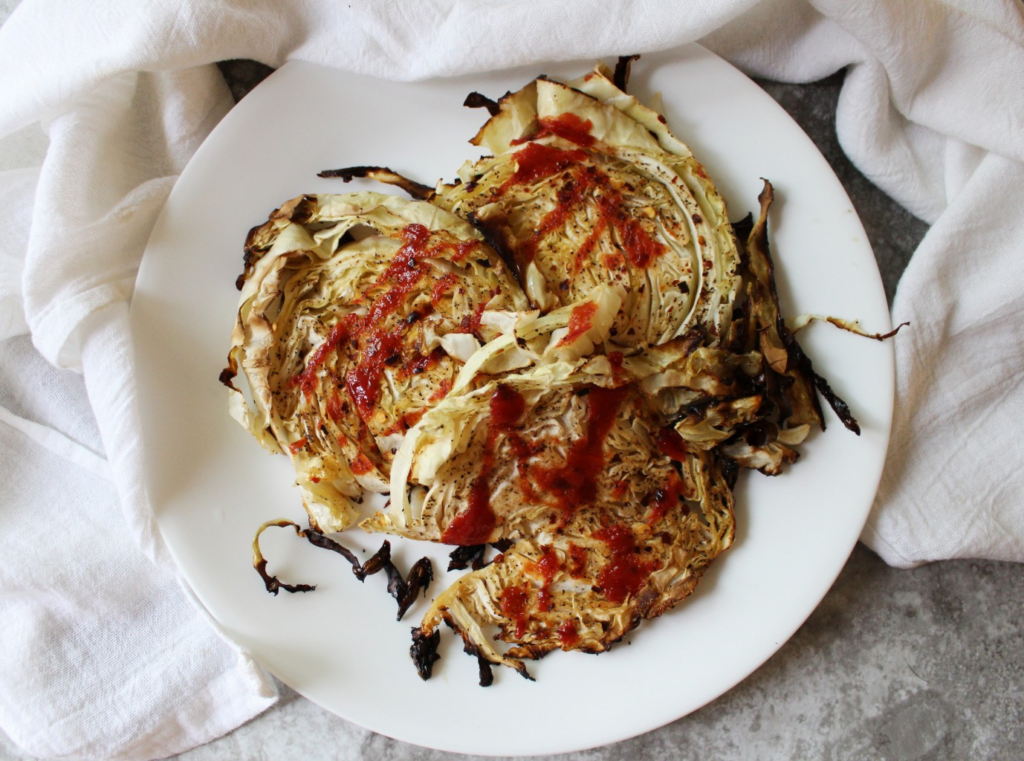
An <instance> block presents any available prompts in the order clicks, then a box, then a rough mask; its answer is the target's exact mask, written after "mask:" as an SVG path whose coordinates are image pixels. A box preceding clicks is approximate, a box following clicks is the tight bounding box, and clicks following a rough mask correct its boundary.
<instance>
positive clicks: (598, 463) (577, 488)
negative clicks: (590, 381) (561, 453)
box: [531, 386, 629, 524]
mask: <svg viewBox="0 0 1024 761" xmlns="http://www.w3.org/2000/svg"><path fill="white" fill-rule="evenodd" d="M628 393H629V387H628V386H621V387H619V388H601V387H600V386H592V387H591V388H590V393H589V394H588V395H587V399H588V402H589V409H588V411H587V415H588V420H587V433H586V435H585V436H583V437H582V438H579V439H576V440H575V441H574V442H573V443H572V445H571V446H570V447H569V454H568V456H567V457H566V459H565V464H564V465H563V466H561V467H558V468H533V469H531V473H532V475H533V478H534V481H535V482H536V483H537V485H538V486H539V487H541V488H542V489H544V490H545V491H546V492H547V493H548V495H549V496H551V497H553V498H554V500H555V503H556V505H557V506H558V508H559V509H560V510H561V511H562V522H563V524H564V523H565V522H566V521H567V520H568V519H569V518H570V517H572V514H573V513H574V512H575V511H576V509H577V508H579V507H583V506H585V505H589V504H590V503H591V502H593V501H594V498H595V497H596V496H597V477H598V476H599V475H600V473H601V471H602V470H604V465H605V455H604V440H605V438H607V436H608V432H609V431H610V430H611V428H612V424H613V423H614V422H615V416H616V415H617V414H618V411H619V407H621V406H622V402H623V400H625V398H626V396H627V395H628Z"/></svg>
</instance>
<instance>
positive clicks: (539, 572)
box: [527, 545, 562, 611]
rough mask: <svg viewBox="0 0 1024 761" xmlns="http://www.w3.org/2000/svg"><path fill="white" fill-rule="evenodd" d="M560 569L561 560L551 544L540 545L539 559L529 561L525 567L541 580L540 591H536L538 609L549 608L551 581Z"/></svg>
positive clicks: (544, 609)
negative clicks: (532, 561) (533, 561)
mask: <svg viewBox="0 0 1024 761" xmlns="http://www.w3.org/2000/svg"><path fill="white" fill-rule="evenodd" d="M561 569H562V561H561V559H559V557H558V552H556V551H555V548H554V547H552V546H551V545H545V546H544V547H542V548H541V556H540V559H539V560H537V562H535V563H530V565H529V566H528V567H527V572H528V573H530V574H532V575H534V576H539V577H540V579H541V582H542V584H541V588H540V591H539V592H538V593H537V607H538V608H539V609H540V610H543V611H547V610H551V582H552V580H553V579H554V578H555V574H556V573H558V572H559V571H560V570H561Z"/></svg>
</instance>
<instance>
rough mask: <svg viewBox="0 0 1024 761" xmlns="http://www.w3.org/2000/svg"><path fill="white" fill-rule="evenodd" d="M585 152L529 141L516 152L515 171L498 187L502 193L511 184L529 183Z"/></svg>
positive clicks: (551, 172) (556, 169) (561, 167)
mask: <svg viewBox="0 0 1024 761" xmlns="http://www.w3.org/2000/svg"><path fill="white" fill-rule="evenodd" d="M586 156H587V154H585V153H584V152H583V151H563V150H562V149H561V148H552V147H551V146H549V145H538V144H537V143H530V144H529V145H527V146H526V147H525V148H523V149H522V150H521V151H519V152H518V153H516V155H515V161H516V171H515V173H514V174H513V175H512V176H511V177H509V178H508V179H507V180H506V181H505V184H504V185H502V186H501V188H500V189H499V191H498V192H499V193H504V192H505V191H506V190H508V188H509V187H511V186H512V185H531V184H533V183H535V182H537V181H538V180H542V179H544V178H545V177H550V176H551V175H553V174H557V173H558V172H561V171H562V170H563V169H565V168H567V167H570V166H572V165H573V164H575V163H576V162H577V161H582V160H583V159H584V158H586Z"/></svg>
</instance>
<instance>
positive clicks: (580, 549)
mask: <svg viewBox="0 0 1024 761" xmlns="http://www.w3.org/2000/svg"><path fill="white" fill-rule="evenodd" d="M652 456H653V457H654V461H652V463H651V469H652V471H655V473H654V474H652V475H654V476H655V477H653V478H652V479H651V480H650V482H648V484H647V485H646V490H647V493H646V495H645V496H644V497H643V498H641V499H640V500H635V499H629V500H622V501H620V502H617V503H616V505H615V507H616V509H613V510H609V509H608V508H609V504H608V502H607V501H604V499H606V496H605V497H603V498H602V503H601V504H600V505H598V504H594V505H589V506H585V507H582V508H580V509H579V510H577V511H576V512H575V513H574V514H573V516H572V517H571V518H570V519H569V520H568V521H567V523H566V524H565V525H564V526H561V527H559V528H557V529H555V530H552V531H548V532H538V533H537V534H535V535H534V536H531V537H529V538H524V539H520V540H519V541H517V542H516V543H515V544H514V545H513V546H512V547H511V548H510V549H509V550H507V551H506V552H504V553H503V554H502V555H500V556H499V557H498V558H496V559H495V562H493V563H491V564H490V565H488V566H486V567H485V568H482V569H480V570H478V571H473V572H472V573H469V574H467V575H465V576H463V577H462V578H460V579H459V580H458V581H456V582H455V584H453V585H452V586H451V587H449V588H448V589H447V590H445V591H444V592H443V593H442V594H440V595H439V596H438V597H437V599H436V600H435V601H434V603H433V605H432V606H431V608H430V610H429V611H428V612H427V614H426V616H425V617H424V619H423V623H422V624H421V627H420V632H421V633H422V634H425V635H430V634H432V633H433V632H434V631H435V630H436V628H437V627H438V626H439V625H440V623H441V622H442V621H444V622H446V623H448V624H449V625H451V626H452V628H454V629H455V631H456V632H458V633H459V635H460V636H461V637H462V638H463V640H464V641H465V642H466V643H467V645H468V646H469V647H468V648H467V649H470V650H471V651H473V652H476V653H477V654H478V655H479V656H480V657H482V658H484V659H486V660H487V661H489V662H491V663H496V664H502V665H506V666H509V667H511V668H514V669H515V670H516V671H519V672H520V673H522V674H524V675H525V673H526V672H525V667H524V665H523V663H522V659H524V658H527V659H535V658H540V657H542V656H544V655H545V654H547V653H549V652H550V651H552V650H556V649H562V650H582V651H583V652H589V653H599V652H603V651H605V650H607V649H609V648H610V647H611V646H612V645H613V644H614V643H616V642H618V641H619V640H620V639H621V638H622V637H623V636H624V635H625V634H626V633H627V632H629V631H630V630H632V629H634V628H635V627H636V626H638V625H639V624H640V623H641V621H643V620H645V619H651V618H655V617H657V616H660V615H661V614H662V613H664V612H666V611H668V610H670V609H671V608H672V607H674V606H675V605H676V604H677V603H679V602H680V601H681V600H683V599H684V598H686V597H687V596H688V595H689V594H690V593H691V592H692V591H693V589H694V588H695V587H696V585H697V583H698V581H699V580H700V578H701V576H702V575H703V573H704V572H705V570H706V569H707V568H708V566H709V565H710V563H711V561H713V560H714V559H715V558H716V557H717V556H718V555H719V554H720V553H721V552H722V551H724V550H725V549H727V548H728V547H729V546H730V544H731V543H732V539H733V535H734V520H733V510H732V504H733V502H732V492H731V489H730V486H729V483H728V479H727V477H726V475H725V473H724V469H723V464H722V462H721V461H720V460H718V459H717V458H716V457H715V456H714V455H713V454H711V453H696V454H692V455H691V454H688V455H687V456H686V460H685V461H684V462H683V463H680V464H679V467H678V470H676V469H668V468H667V467H666V466H665V465H664V463H663V462H661V460H663V459H664V458H663V457H662V456H661V455H660V453H652ZM655 463H658V464H655ZM670 503H671V504H670ZM663 508H664V509H663ZM495 628H496V632H494V629H495ZM492 632H494V633H492ZM495 639H497V640H500V641H503V642H508V643H513V647H511V648H509V649H508V650H506V651H505V652H500V651H499V650H498V649H497V648H496V647H495V645H494V644H493V643H494V641H495Z"/></svg>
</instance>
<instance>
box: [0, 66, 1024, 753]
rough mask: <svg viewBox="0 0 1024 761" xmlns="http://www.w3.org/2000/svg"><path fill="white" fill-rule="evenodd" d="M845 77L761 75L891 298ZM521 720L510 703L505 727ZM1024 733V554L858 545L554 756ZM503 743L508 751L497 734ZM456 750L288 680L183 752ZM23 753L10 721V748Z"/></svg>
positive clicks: (231, 71) (826, 748) (891, 262)
mask: <svg viewBox="0 0 1024 761" xmlns="http://www.w3.org/2000/svg"><path fill="white" fill-rule="evenodd" d="M222 71H224V72H225V74H226V75H227V76H228V78H229V80H230V81H231V83H232V86H233V89H234V91H235V92H236V97H239V96H240V95H241V94H242V93H244V92H245V90H246V89H247V87H250V86H251V85H252V84H253V83H254V82H255V81H258V79H259V76H260V74H261V71H260V70H259V68H258V67H252V66H248V65H245V64H237V63H233V64H229V65H225V66H222ZM841 81H842V76H841V75H837V76H835V77H832V78H830V79H828V80H825V81H824V82H820V83H817V84H814V85H807V86H792V85H780V84H775V83H762V85H763V86H764V87H765V89H766V90H767V91H768V92H769V93H771V95H772V96H773V97H775V98H776V99H777V100H778V101H779V102H780V103H782V105H783V106H784V107H785V108H786V109H787V110H788V111H789V112H790V113H791V114H792V115H793V116H794V118H795V119H796V120H797V121H798V122H799V123H800V124H801V125H802V126H803V127H804V129H805V130H806V131H807V132H808V134H809V135H810V136H811V137H812V139H814V141H815V142H816V143H817V145H818V147H819V148H820V149H821V150H822V152H823V153H824V155H825V157H826V158H827V159H828V160H829V162H830V163H831V164H832V166H833V168H834V169H835V171H836V173H837V175H838V176H839V178H840V180H842V182H843V184H844V185H845V187H846V189H847V191H848V193H849V194H850V196H851V198H852V199H853V202H854V204H855V206H856V208H857V211H858V212H859V214H860V216H861V218H862V220H863V222H864V225H865V228H866V229H867V232H868V235H869V237H870V239H871V243H872V245H873V247H874V250H875V254H876V256H877V258H878V261H879V266H880V268H881V270H882V273H883V276H884V279H885V281H886V288H887V293H888V294H889V296H890V299H891V297H892V294H893V292H894V288H895V285H896V282H897V280H898V277H899V274H900V273H901V272H902V270H903V267H904V266H905V264H906V262H907V260H908V259H909V257H910V255H911V253H912V252H913V250H914V248H915V247H916V245H917V243H918V242H919V241H920V239H921V237H922V236H923V235H924V233H925V231H926V229H927V228H926V225H925V224H924V223H922V222H920V221H919V220H916V219H914V218H913V217H912V216H911V215H909V214H908V213H906V212H905V211H903V210H902V209H900V208H898V207H897V206H896V205H895V204H894V203H892V202H891V201H890V200H889V199H888V198H886V197H885V196H884V195H883V194H882V193H881V192H880V191H878V190H877V189H875V188H874V187H873V186H872V185H871V184H870V183H869V182H868V181H867V180H866V179H865V178H864V177H862V176H861V175H860V174H859V173H858V172H857V170H856V169H855V168H854V167H853V166H852V165H851V164H850V162H849V161H848V160H847V159H846V158H845V157H844V156H843V155H842V152H841V150H840V149H839V146H838V144H837V142H836V138H835V130H834V123H833V114H834V111H835V103H836V98H837V96H838V92H839V88H840V86H841ZM680 676H685V675H680ZM456 710H457V708H456V707H454V706H453V712H455V711H456ZM604 710H608V709H607V708H606V709H604ZM514 725H515V720H514V719H512V718H510V731H514ZM453 731H455V730H453ZM1022 747H1024V566H1021V565H1016V564H1009V563H992V562H966V561H956V562H944V563H936V564H932V565H929V566H925V567H922V568H918V569H914V570H909V571H906V570H896V569H892V568H889V567H888V566H886V565H885V564H884V563H883V562H882V561H881V560H880V559H879V558H878V557H877V556H875V555H874V554H873V553H871V552H870V551H869V550H867V549H865V548H864V547H862V546H858V547H857V548H856V549H855V550H854V552H853V554H852V556H851V557H850V559H849V562H848V563H847V565H846V567H845V568H844V570H843V572H842V574H841V575H840V577H839V579H838V580H837V581H836V583H835V585H834V586H833V588H832V589H831V591H830V592H829V593H828V595H827V596H826V597H825V599H824V601H823V602H822V603H821V605H820V606H819V607H818V609H817V610H816V611H815V612H814V613H813V614H812V615H811V617H810V618H809V619H808V621H807V622H806V623H805V624H804V626H803V627H802V628H801V629H800V630H799V631H798V632H797V634H796V635H795V636H794V637H793V638H792V639H791V640H790V641H789V642H788V643H786V644H785V645H784V646H783V647H782V649H781V650H780V651H779V652H778V653H777V654H776V655H775V656H774V657H772V658H771V659H770V660H769V661H768V662H767V663H766V664H765V665H764V666H763V667H762V668H761V669H759V670H758V671H757V672H755V673H754V674H753V675H751V676H750V677H749V678H748V679H746V680H745V681H744V682H742V683H741V684H740V685H738V686H737V687H735V688H734V689H733V690H731V691H730V692H728V693H727V694H725V695H723V696H722V697H720V698H719V699H718V700H716V701H714V702H713V703H711V704H710V705H708V706H706V707H704V708H703V709H701V710H699V711H697V712H696V713H693V714H691V715H690V716H687V717H684V718H682V719H680V720H678V721H676V722H674V723H672V724H669V725H668V726H665V727H663V728H661V729H659V730H656V731H654V732H651V733H648V734H646V735H643V736H641V737H637V738H634V739H632V740H628V741H625V742H622V743H619V744H616V745H612V746H607V747H604V748H598V749H594V750H590V751H585V752H580V753H573V754H568V755H564V756H557V757H552V758H558V759H565V760H566V761H570V760H571V761H625V760H626V759H630V760H632V759H655V760H658V761H661V760H663V759H666V760H667V759H722V760H723V761H730V760H733V759H828V760H830V761H840V760H843V761H845V760H847V759H851V760H852V759H886V760H891V761H912V760H914V761H917V760H921V761H925V760H929V761H930V760H937V759H1015V758H1022V757H1024V750H1022ZM494 751H495V752H496V753H500V751H501V738H500V737H496V738H495V745H494ZM448 757H450V754H445V753H440V752H435V751H430V750H425V749H421V748H416V747H413V746H410V745H406V744H403V743H399V742H396V741H393V740H390V739H387V738H385V737H381V736H379V735H375V734H373V733H371V732H368V731H366V730H363V729H360V728H358V727H356V726H354V725H352V724H350V723H348V722H346V721H344V720H342V719H339V718H337V717H335V716H333V715H331V714H330V713H328V712H327V711H324V710H323V709H321V708H319V707H317V706H316V705H314V704H313V703H311V702H309V701H308V700H306V699H304V698H302V697H301V696H298V695H296V694H295V693H294V692H292V691H290V690H288V689H286V688H284V689H282V699H281V701H280V703H279V704H278V705H276V706H275V707H274V708H272V709H270V710H269V711H267V712H266V713H264V714H263V715H261V716H260V717H258V718H256V719H255V720H253V721H251V722H250V723H248V724H246V725H245V726H243V727H241V728H239V729H238V730H236V731H235V732H233V733H231V734H229V735H227V736H225V737H223V738H221V739H220V740H217V741H216V742H213V743H211V744H209V745H206V746H204V747H201V748H197V749H195V750H193V751H191V752H189V753H186V754H184V755H182V756H180V758H181V759H185V760H187V761H221V760H222V759H223V760H227V759H264V758H272V759H291V758H302V759H328V758H330V759H397V760H400V761H434V760H436V759H441V758H448ZM23 758H27V756H24V755H22V754H20V753H19V751H18V749H17V748H16V747H14V746H13V745H12V744H11V743H10V741H9V740H8V739H7V738H6V737H2V736H0V761H10V760H13V759H23Z"/></svg>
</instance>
